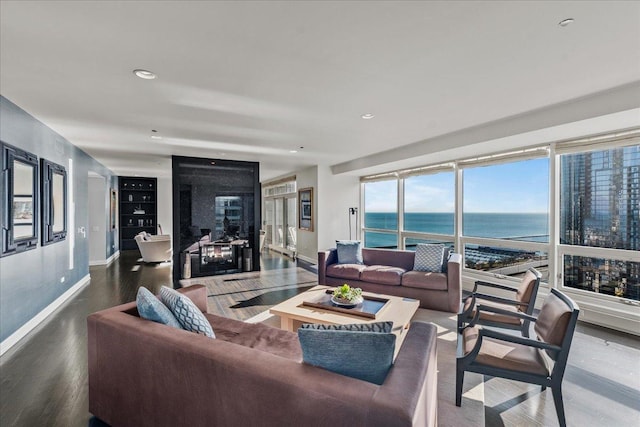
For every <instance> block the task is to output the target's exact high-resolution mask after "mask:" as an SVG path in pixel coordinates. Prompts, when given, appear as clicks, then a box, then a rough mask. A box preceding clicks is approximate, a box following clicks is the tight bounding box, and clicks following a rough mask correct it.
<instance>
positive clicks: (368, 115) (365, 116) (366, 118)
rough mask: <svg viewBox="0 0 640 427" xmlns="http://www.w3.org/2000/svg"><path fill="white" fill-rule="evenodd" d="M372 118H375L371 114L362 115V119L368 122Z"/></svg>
mask: <svg viewBox="0 0 640 427" xmlns="http://www.w3.org/2000/svg"><path fill="white" fill-rule="evenodd" d="M374 117H375V116H374V115H373V114H371V113H366V114H363V115H362V118H363V119H365V120H370V119H373V118H374Z"/></svg>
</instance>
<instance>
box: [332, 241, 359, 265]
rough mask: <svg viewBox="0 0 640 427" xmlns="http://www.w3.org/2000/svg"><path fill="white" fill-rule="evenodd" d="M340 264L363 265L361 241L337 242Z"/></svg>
mask: <svg viewBox="0 0 640 427" xmlns="http://www.w3.org/2000/svg"><path fill="white" fill-rule="evenodd" d="M336 249H337V251H338V264H363V262H362V245H361V244H360V241H359V240H336Z"/></svg>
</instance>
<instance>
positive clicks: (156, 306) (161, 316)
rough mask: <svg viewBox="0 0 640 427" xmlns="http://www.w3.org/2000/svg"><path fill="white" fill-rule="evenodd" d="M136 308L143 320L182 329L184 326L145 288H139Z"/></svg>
mask: <svg viewBox="0 0 640 427" xmlns="http://www.w3.org/2000/svg"><path fill="white" fill-rule="evenodd" d="M136 306H137V307H138V314H139V315H140V317H141V318H143V319H147V320H153V321H154V322H158V323H162V324H164V325H169V326H173V327H174V328H178V329H182V325H181V324H180V322H178V319H176V318H175V316H174V315H173V313H171V310H169V309H168V308H167V306H166V305H164V304H163V303H162V301H160V300H159V299H158V298H156V296H155V295H153V294H152V293H151V292H150V291H149V290H148V289H147V288H145V287H142V286H141V287H140V288H138V294H137V296H136Z"/></svg>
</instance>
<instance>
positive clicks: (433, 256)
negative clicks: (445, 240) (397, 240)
mask: <svg viewBox="0 0 640 427" xmlns="http://www.w3.org/2000/svg"><path fill="white" fill-rule="evenodd" d="M443 256H444V245H443V244H442V243H434V244H424V243H418V244H417V245H416V254H415V258H414V261H413V269H414V270H416V271H427V272H432V273H440V272H441V271H442V258H443Z"/></svg>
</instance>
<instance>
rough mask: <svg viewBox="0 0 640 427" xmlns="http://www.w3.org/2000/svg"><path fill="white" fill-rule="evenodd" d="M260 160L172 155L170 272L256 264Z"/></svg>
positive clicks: (177, 275)
mask: <svg viewBox="0 0 640 427" xmlns="http://www.w3.org/2000/svg"><path fill="white" fill-rule="evenodd" d="M259 171H260V169H259V163H257V162H243V161H236V160H221V159H204V158H199V157H182V156H173V157H172V172H173V236H174V239H173V277H174V281H175V282H176V284H177V281H178V280H179V279H181V278H185V277H198V276H210V275H214V274H225V273H235V272H239V271H248V270H251V271H255V270H259V268H260V263H259V262H258V260H259V233H258V229H259V227H260V223H261V222H260V196H261V193H260V181H259V175H260V174H259Z"/></svg>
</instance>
